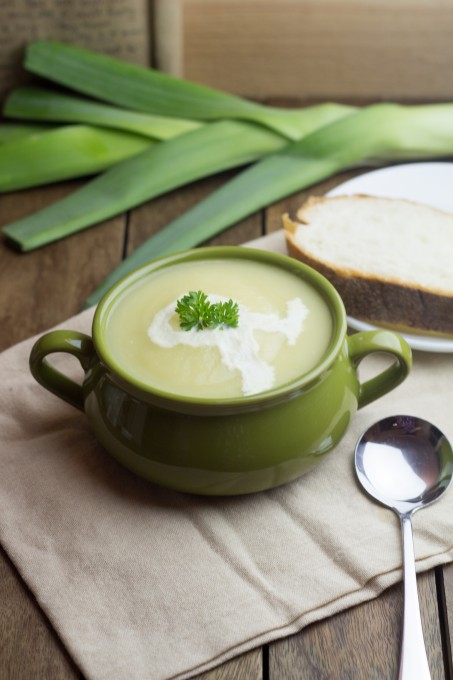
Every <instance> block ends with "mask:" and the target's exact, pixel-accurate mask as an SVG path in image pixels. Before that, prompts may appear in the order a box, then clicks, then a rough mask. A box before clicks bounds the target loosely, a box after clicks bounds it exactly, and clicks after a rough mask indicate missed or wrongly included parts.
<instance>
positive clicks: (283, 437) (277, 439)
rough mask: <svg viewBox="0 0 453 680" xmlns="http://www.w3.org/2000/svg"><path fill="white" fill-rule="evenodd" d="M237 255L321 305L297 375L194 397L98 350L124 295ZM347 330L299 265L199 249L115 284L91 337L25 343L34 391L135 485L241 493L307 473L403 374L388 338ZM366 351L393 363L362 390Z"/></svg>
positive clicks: (402, 353)
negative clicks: (254, 389) (310, 354)
mask: <svg viewBox="0 0 453 680" xmlns="http://www.w3.org/2000/svg"><path fill="white" fill-rule="evenodd" d="M238 258H239V259H240V260H241V261H246V262H259V263H262V264H264V265H266V267H270V268H273V267H277V268H283V269H284V270H285V271H286V272H290V273H291V274H292V275H293V276H295V277H300V278H301V279H303V280H304V281H306V282H308V283H309V284H310V286H313V287H314V288H315V290H317V291H318V293H319V294H320V296H321V298H322V300H323V301H324V303H325V304H326V305H327V307H328V309H329V310H330V314H331V315H332V332H331V337H330V339H328V342H327V349H326V351H325V352H324V354H323V356H322V357H321V359H320V360H319V361H318V362H317V363H316V365H315V366H313V367H312V368H311V369H310V370H309V371H308V372H306V373H304V374H303V375H299V376H297V377H296V378H295V379H293V380H292V381H290V382H288V383H286V384H283V385H280V386H279V387H275V388H272V389H269V390H267V391H264V392H261V393H258V394H254V395H249V396H241V397H235V398H220V399H209V398H200V397H196V398H195V397H188V396H180V395H178V394H172V393H169V392H165V391H163V390H158V389H153V388H151V387H150V386H148V385H147V384H145V383H143V382H141V381H140V380H139V379H137V378H136V377H133V376H131V375H130V374H129V373H128V371H127V370H126V369H125V368H124V366H122V365H121V363H118V361H117V360H116V359H115V357H113V356H112V355H111V353H110V351H109V347H108V343H107V342H106V327H107V321H108V318H109V314H110V313H111V310H112V308H113V307H114V306H115V304H118V301H121V298H122V297H123V296H124V295H125V293H126V291H128V290H129V289H130V287H131V286H134V285H135V284H137V282H139V281H140V280H142V279H143V277H152V276H153V275H154V274H155V273H156V272H158V271H159V270H161V269H162V268H171V267H174V266H175V265H177V264H178V263H182V262H198V263H199V262H201V261H206V260H207V259H208V260H214V261H217V262H218V261H219V260H223V261H225V260H227V261H231V260H232V259H238ZM346 326H347V324H346V314H345V309H344V306H343V303H342V300H341V298H340V296H339V295H338V293H337V292H336V290H335V289H334V288H333V286H332V285H331V284H330V283H329V282H328V281H327V280H326V279H325V278H324V277H323V276H321V275H320V274H319V273H317V272H316V271H315V270H313V269H311V268H310V267H307V266H306V265H304V264H302V263H300V262H297V261H296V260H294V259H292V258H289V257H286V256H284V255H278V254H275V253H269V252H265V251H261V250H254V249H249V248H241V247H211V248H200V249H196V250H189V251H185V252H182V253H178V254H176V255H170V256H168V257H164V258H162V259H160V260H156V261H154V262H151V263H150V264H148V265H146V266H144V267H142V268H140V269H138V270H137V271H135V272H133V273H132V274H130V275H128V276H127V277H125V278H124V279H122V280H121V281H120V282H119V283H117V284H116V285H115V286H114V287H113V288H112V289H111V290H110V291H109V292H108V293H107V294H106V295H105V296H104V298H103V299H102V301H101V302H100V304H99V305H98V308H97V310H96V313H95V316H94V320H93V327H92V335H91V337H90V336H88V335H86V334H83V333H79V332H75V331H71V330H59V331H52V332H49V333H47V334H45V335H44V336H43V337H41V338H40V339H39V340H38V341H37V342H36V344H35V345H34V347H33V349H32V352H31V356H30V367H31V372H32V374H33V376H34V377H35V379H36V380H37V381H38V382H39V383H40V384H41V385H43V386H44V387H45V388H46V389H48V390H50V391H51V392H53V394H55V395H56V396H57V397H60V398H61V399H64V400H65V401H67V402H69V403H70V404H72V405H73V406H75V407H76V408H78V409H80V410H82V411H84V412H85V413H86V416H87V417H88V419H89V422H90V424H91V426H92V428H93V430H94V432H95V434H96V436H97V438H98V440H99V441H100V442H101V444H102V445H103V447H104V448H105V449H106V451H108V452H109V453H110V454H111V455H112V456H113V457H114V458H115V459H116V460H117V461H118V462H119V463H121V464H122V465H123V466H125V467H126V468H128V469H129V470H132V471H133V472H134V473H136V474H137V475H139V476H140V477H143V478H145V479H147V480H150V481H152V482H155V483H157V484H159V485H162V486H164V487H168V488H171V489H175V490H179V491H183V492H189V493H195V494H205V495H234V494H244V493H251V492H257V491H261V490H264V489H269V488H272V487H275V486H278V485H281V484H284V483H286V482H289V481H291V480H294V479H295V478H297V477H299V476H300V475H302V474H304V473H306V472H307V471H308V470H310V469H311V468H312V467H313V466H315V465H317V464H318V463H319V462H320V461H321V460H322V459H323V458H324V456H325V455H326V454H327V453H328V452H329V451H331V450H332V449H334V447H335V446H336V445H337V444H338V442H339V441H340V440H341V438H342V437H343V435H344V433H345V432H346V430H347V428H348V425H349V423H350V421H351V418H352V417H353V416H354V413H355V412H356V410H357V409H358V408H362V407H363V406H366V405H367V404H368V403H370V402H372V401H374V400H375V399H378V398H379V397H381V396H383V395H384V394H386V393H387V392H389V391H390V390H392V389H393V388H395V387H396V386H397V385H398V384H399V383H401V382H402V381H403V380H404V379H405V378H406V376H407V375H408V373H409V371H410V368H411V350H410V348H409V346H408V345H407V343H406V342H405V341H404V340H403V338H401V337H400V336H399V335H398V334H397V333H394V332H392V331H389V330H378V331H367V332H362V333H356V334H354V335H351V336H348V335H347V332H346V330H347V328H346ZM203 332H204V331H203ZM208 332H209V331H208ZM56 352H67V353H69V354H72V355H74V356H75V357H77V359H78V360H79V361H80V364H81V365H82V368H83V371H84V380H83V383H82V384H77V383H76V382H75V381H73V380H72V379H71V378H70V377H68V376H66V375H63V373H61V372H60V371H59V370H57V369H56V368H54V367H53V366H52V365H51V364H50V363H49V362H48V360H47V357H48V355H50V354H52V353H56ZM374 352H385V353H387V354H388V355H391V358H392V363H391V364H390V365H389V366H388V367H386V368H385V369H383V370H381V372H380V373H379V374H377V375H375V376H374V377H372V378H371V379H369V380H367V381H365V382H361V380H360V379H359V376H358V366H359V364H360V362H361V361H362V359H363V358H364V357H366V356H368V355H370V354H372V353H374Z"/></svg>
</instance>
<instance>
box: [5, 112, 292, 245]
mask: <svg viewBox="0 0 453 680" xmlns="http://www.w3.org/2000/svg"><path fill="white" fill-rule="evenodd" d="M123 134H125V133H123ZM146 141H148V142H149V140H146ZM285 144H286V139H284V138H283V137H282V136H281V135H278V134H276V133H274V132H272V131H270V130H267V129H265V128H261V127H259V126H257V125H251V124H249V123H241V122H239V121H220V122H218V123H211V124H206V125H203V126H202V127H201V128H199V129H196V130H193V131H192V132H187V133H186V134H184V135H180V136H178V137H174V138H173V139H170V140H168V141H164V142H159V143H157V144H155V145H153V146H152V147H151V148H150V149H148V150H146V151H143V152H142V153H140V154H138V155H136V156H133V157H132V158H129V159H127V160H125V161H123V162H120V163H117V164H116V165H114V166H113V167H111V168H110V169H109V170H107V171H106V172H105V173H103V174H102V175H99V176H98V177H95V178H94V179H93V180H91V181H90V182H88V183H87V184H86V185H85V186H83V187H81V188H80V189H78V190H76V191H74V192H73V193H72V194H69V195H68V196H65V197H64V198H62V199H61V200H60V201H57V202H56V203H54V204H53V205H50V206H48V207H46V208H44V209H43V210H39V211H38V212H36V213H33V214H32V215H29V216H27V217H25V218H23V219H21V220H19V221H17V222H14V223H13V224H10V225H8V226H7V227H5V228H3V231H4V233H5V234H6V237H7V239H8V241H9V243H10V244H12V245H14V246H15V247H17V248H19V249H20V250H23V251H28V250H32V249H34V248H38V247H40V246H42V245H45V244H47V243H50V242H52V241H55V240H57V239H59V238H62V237H64V236H68V235H69V234H73V233H74V232H76V231H79V230H81V229H84V228H86V227H89V226H91V225H93V224H95V223H97V222H100V221H102V220H105V219H108V218H109V217H113V216H114V215H118V214H119V213H121V212H123V211H125V210H129V209H130V208H133V207H135V206H137V205H140V204H141V203H144V202H145V201H147V200H150V199H152V198H155V197H156V196H159V195H161V194H163V193H165V192H167V191H170V190H171V189H175V188H176V187H180V186H182V185H184V184H187V183H188V182H192V181H194V180H197V179H200V178H202V177H206V176H208V175H211V174H214V173H217V172H220V171H222V170H226V169H228V168H233V167H237V166H240V165H244V164H246V163H250V162H251V161H254V160H256V159H257V158H260V157H261V156H263V155H264V154H268V153H271V152H273V151H276V150H277V149H280V148H282V146H284V145H285Z"/></svg>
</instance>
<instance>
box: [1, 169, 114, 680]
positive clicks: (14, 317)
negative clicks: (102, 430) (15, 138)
mask: <svg viewBox="0 0 453 680" xmlns="http://www.w3.org/2000/svg"><path fill="white" fill-rule="evenodd" d="M76 186H78V184H77V183H73V182H71V183H64V184H61V185H55V186H51V187H46V188H41V189H36V190H31V191H23V192H18V193H14V194H8V195H4V196H1V197H0V225H1V226H3V225H5V224H8V223H10V222H12V221H14V220H17V219H19V218H20V217H22V216H24V215H27V214H29V213H31V212H33V211H35V210H37V209H39V208H41V207H44V206H45V205H48V204H50V203H51V202H53V201H56V200H58V199H59V198H60V197H62V196H63V195H65V194H66V193H68V192H69V191H72V190H73V189H74V188H75V187H76ZM124 232H125V217H124V216H120V217H118V218H115V219H113V220H109V221H108V222H106V223H104V224H102V225H100V226H98V227H95V228H93V229H88V230H86V231H85V232H83V233H81V234H78V235H75V236H72V237H71V238H68V239H65V240H62V241H59V242H58V243H55V244H52V245H49V246H46V247H44V248H42V249H40V250H37V251H34V252H32V253H29V254H26V255H24V254H20V253H17V252H14V251H12V250H11V249H10V248H9V247H8V246H7V245H6V244H5V242H4V241H2V242H1V243H0V291H1V298H0V299H1V304H0V349H4V348H6V347H8V346H9V345H12V344H13V343H15V342H18V341H20V340H22V339H24V338H26V337H28V336H29V335H31V334H34V333H38V332H41V331H44V330H45V329H47V328H48V327H49V326H51V325H53V324H56V323H58V322H61V321H63V320H64V319H65V318H67V317H69V316H71V315H72V314H74V313H76V312H77V311H78V310H79V309H80V307H81V305H82V304H83V302H84V300H85V298H86V297H87V295H88V294H89V293H90V292H91V291H92V290H93V289H94V288H95V287H96V286H97V285H98V283H99V282H100V281H101V280H102V278H103V277H104V276H105V275H106V274H107V273H108V271H110V270H111V269H112V268H113V267H114V266H115V265H116V264H117V263H118V262H119V260H120V259H121V254H122V250H123V241H124ZM0 599H1V602H2V616H1V617H0V668H1V669H2V671H1V673H0V675H1V677H2V678H3V677H4V678H5V679H6V678H14V679H15V678H20V680H28V679H30V680H32V679H33V680H34V679H35V678H52V680H54V679H55V680H75V679H76V678H80V677H81V675H80V672H79V671H78V669H77V668H76V667H75V665H74V664H73V662H72V661H71V659H70V658H69V656H68V654H67V652H66V651H65V649H64V648H63V645H62V644H61V642H60V640H59V639H58V637H57V635H56V634H55V632H54V631H53V629H52V628H51V626H50V624H49V623H48V621H47V619H46V617H45V615H44V614H43V612H42V611H41V610H40V608H39V606H38V604H37V603H36V602H35V600H34V598H33V595H32V594H31V593H30V592H29V590H28V588H27V586H26V585H25V584H24V582H23V581H22V579H21V578H20V576H19V575H18V573H17V571H16V569H15V567H14V566H13V565H12V564H11V562H10V560H9V558H8V557H7V556H6V554H5V553H4V552H3V551H0Z"/></svg>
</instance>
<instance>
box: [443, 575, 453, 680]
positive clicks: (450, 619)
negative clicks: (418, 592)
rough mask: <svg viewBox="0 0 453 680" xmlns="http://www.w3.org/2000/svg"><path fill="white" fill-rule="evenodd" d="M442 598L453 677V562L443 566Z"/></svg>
mask: <svg viewBox="0 0 453 680" xmlns="http://www.w3.org/2000/svg"><path fill="white" fill-rule="evenodd" d="M442 586H443V592H442V594H441V595H442V599H443V606H444V607H445V612H444V613H445V621H444V624H445V626H446V631H445V635H446V650H445V651H446V658H447V664H448V666H449V671H450V677H453V658H452V650H453V564H448V565H447V566H445V567H442Z"/></svg>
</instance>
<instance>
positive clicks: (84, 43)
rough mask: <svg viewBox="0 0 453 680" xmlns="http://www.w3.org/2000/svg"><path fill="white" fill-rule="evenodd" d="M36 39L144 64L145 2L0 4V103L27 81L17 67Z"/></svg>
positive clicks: (25, 0) (21, 0) (23, 0)
mask: <svg viewBox="0 0 453 680" xmlns="http://www.w3.org/2000/svg"><path fill="white" fill-rule="evenodd" d="M41 39H51V40H59V41H61V42H68V43H71V44H73V45H78V46H80V47H87V48H89V49H92V50H95V51H97V52H102V53H104V54H109V55H111V56H114V57H118V58H121V59H125V60H126V61H130V62H132V63H135V64H142V65H148V64H149V58H150V21H149V12H148V0H102V2H100V1H99V0H14V2H12V1H11V0H0V102H2V101H3V99H4V97H5V95H6V94H7V92H8V90H10V89H11V88H13V87H14V86H17V85H20V84H23V83H25V82H28V81H29V80H31V76H30V75H28V74H27V73H26V72H25V71H24V70H23V68H22V66H21V64H22V60H23V56H24V49H25V46H26V44H27V43H28V42H31V41H32V40H41Z"/></svg>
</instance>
